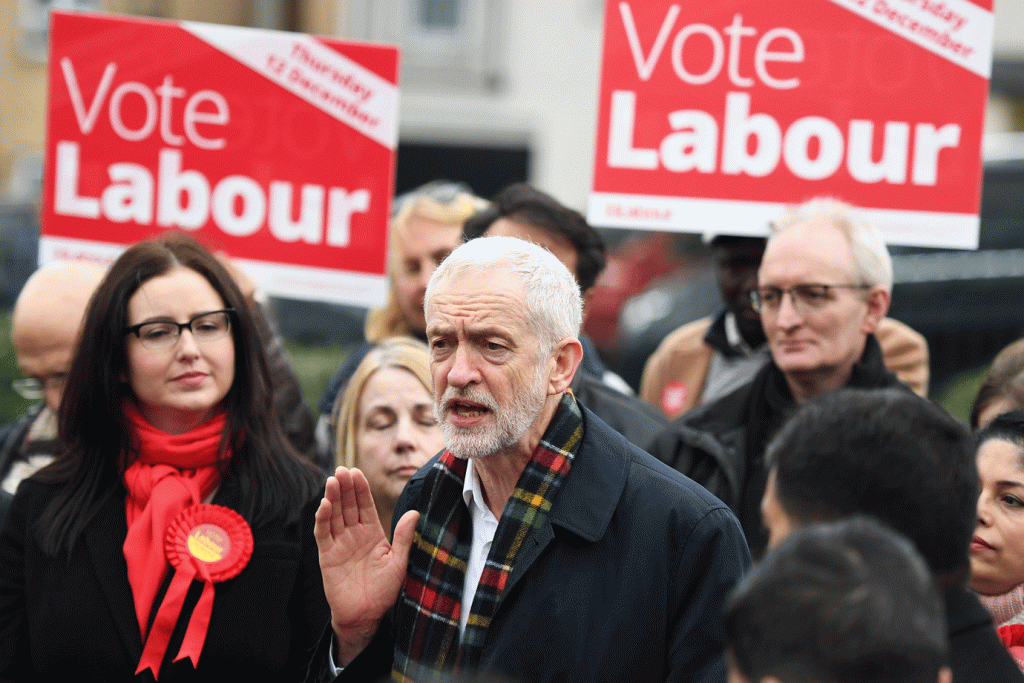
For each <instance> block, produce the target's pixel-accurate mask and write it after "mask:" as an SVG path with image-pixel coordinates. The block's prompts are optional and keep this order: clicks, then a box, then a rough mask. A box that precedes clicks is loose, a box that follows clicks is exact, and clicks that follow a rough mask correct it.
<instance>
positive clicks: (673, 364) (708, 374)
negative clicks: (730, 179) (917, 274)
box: [640, 235, 928, 419]
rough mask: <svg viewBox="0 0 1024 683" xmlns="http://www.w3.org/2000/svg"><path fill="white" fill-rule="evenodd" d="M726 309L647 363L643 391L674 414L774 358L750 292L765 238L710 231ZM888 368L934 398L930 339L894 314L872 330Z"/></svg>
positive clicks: (675, 336) (673, 337) (668, 342)
mask: <svg viewBox="0 0 1024 683" xmlns="http://www.w3.org/2000/svg"><path fill="white" fill-rule="evenodd" d="M705 239H707V241H708V245H709V247H710V248H711V257H712V262H713V264H714V268H715V276H716V277H717V279H718V288H719V290H720V292H721V294H722V300H723V301H724V302H725V308H724V309H723V310H721V311H719V312H718V313H717V314H716V315H714V316H710V317H707V318H701V319H700V320H696V321H694V322H692V323H688V324H686V325H683V326H682V327H679V328H677V329H676V330H675V331H673V332H671V333H670V334H669V335H668V336H666V337H665V339H663V340H662V342H661V344H659V345H658V348H657V349H656V350H655V352H654V353H653V354H651V357H650V358H649V359H648V360H647V363H646V365H645V366H644V373H643V378H642V379H641V382H640V396H641V398H643V399H644V400H645V401H647V402H648V403H650V404H651V405H653V406H656V407H657V408H659V409H660V410H661V411H662V412H664V413H665V415H667V416H668V417H669V418H670V419H674V418H676V417H679V416H680V415H682V414H683V413H685V412H686V411H688V410H690V409H692V408H694V407H695V406H698V405H702V404H704V403H710V402H712V401H715V400H717V399H719V398H721V397H722V396H725V395H726V394H728V393H729V392H731V391H733V390H735V389H737V388H738V387H740V386H741V385H743V384H745V383H747V382H749V381H750V380H751V379H752V378H753V377H754V375H756V374H757V371H758V370H760V369H761V368H762V367H764V366H765V365H766V364H767V363H768V362H769V361H770V360H771V353H770V351H769V348H768V343H767V340H766V339H765V336H764V329H763V328H762V327H761V316H760V315H759V314H758V313H757V311H755V310H754V308H753V306H752V304H751V301H750V296H749V292H750V291H751V290H753V289H755V288H756V287H757V270H758V268H760V267H761V259H762V258H763V256H764V249H765V242H766V238H764V237H745V236H736V235H713V236H705ZM874 335H875V337H876V338H877V339H878V344H879V346H881V348H882V360H883V362H884V363H885V366H886V367H887V368H888V369H889V370H890V371H891V372H892V373H893V374H895V375H896V376H897V377H898V378H899V379H900V381H902V382H903V383H904V384H906V385H907V386H909V387H910V388H911V389H913V390H914V392H915V393H917V394H918V395H920V396H927V395H928V342H927V341H926V340H925V338H924V337H923V336H922V335H920V334H918V333H917V332H915V331H914V330H912V329H911V328H909V327H908V326H906V325H904V324H903V323H901V322H898V321H896V320H893V319H892V318H882V320H881V321H879V323H878V328H877V329H876V330H875V332H874Z"/></svg>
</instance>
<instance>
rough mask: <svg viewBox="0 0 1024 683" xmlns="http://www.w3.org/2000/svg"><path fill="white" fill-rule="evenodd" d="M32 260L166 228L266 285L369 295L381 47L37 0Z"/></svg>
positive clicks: (375, 227)
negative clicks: (41, 50) (39, 87)
mask: <svg viewBox="0 0 1024 683" xmlns="http://www.w3.org/2000/svg"><path fill="white" fill-rule="evenodd" d="M50 50H51V52H50V76H49V112H48V121H47V127H48V128H47V143H46V176H45V179H44V189H43V210H42V235H41V239H40V261H42V262H47V261H50V260H54V259H61V258H87V259H91V260H97V261H100V262H106V261H109V260H111V259H112V258H114V257H116V255H117V254H118V253H120V251H121V250H123V249H124V248H125V247H126V246H127V245H130V244H132V243H134V242H137V241H139V240H141V239H145V238H147V237H150V236H153V235H157V234H160V233H163V232H165V231H167V230H169V229H181V230H185V231H189V232H192V233H194V234H195V235H196V236H197V237H198V238H199V239H200V240H201V241H202V242H203V243H205V244H206V245H208V246H210V247H211V248H214V249H219V250H223V251H225V252H227V253H228V254H230V255H231V256H232V257H234V258H235V259H237V260H238V262H239V263H240V264H241V265H242V266H243V267H244V268H245V270H246V271H247V272H248V273H249V274H250V275H252V276H253V278H254V279H255V280H256V281H257V282H258V284H260V285H261V286H262V287H263V288H264V289H265V290H266V291H267V292H268V293H271V294H278V295H282V296H291V297H296V298H304V299H319V300H324V301H334V302H339V303H352V304H362V305H371V306H372V305H379V304H380V303H382V302H383V300H384V298H385V296H386V291H387V278H386V275H385V273H386V253H387V221H388V214H389V207H390V199H391V195H392V191H393V177H394V163H395V147H396V144H397V120H396V119H397V101H398V88H397V83H398V50H397V48H394V47H390V46H383V45H370V44H363V43H351V42H345V41H340V40H333V39H328V38H318V37H313V36H306V35H302V34H297V33H285V32H280V31H267V30H257V29H247V28H238V27H228V26H216V25H210V24H198V23H192V22H166V21H152V20H140V19H129V18H123V17H110V16H102V15H95V14H84V13H81V14H80V13H61V12H54V13H53V19H52V27H51V33H50Z"/></svg>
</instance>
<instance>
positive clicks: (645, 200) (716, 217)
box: [587, 192, 981, 249]
mask: <svg viewBox="0 0 1024 683" xmlns="http://www.w3.org/2000/svg"><path fill="white" fill-rule="evenodd" d="M790 206H792V205H791V204H788V203H784V202H755V201H740V200H729V199H707V198H696V197H664V196H658V195H635V194H617V193H611V192H592V193H591V195H590V203H589V207H588V211H587V222H589V223H590V224H591V225H594V226H599V227H607V228H634V229H642V230H661V231H665V232H693V233H698V234H705V235H718V234H725V235H753V236H764V235H767V234H768V223H769V222H770V221H772V220H774V219H775V218H777V217H778V216H779V215H780V214H782V213H783V212H784V211H785V210H786V209H787V208H789V207H790ZM857 213H858V214H859V215H860V216H862V217H863V218H864V219H866V220H867V221H868V222H869V223H871V224H872V225H873V226H874V227H875V228H876V229H877V230H878V231H879V232H880V233H881V235H882V239H884V240H885V242H886V243H887V244H900V245H910V246H918V247H941V248H950V249H977V248H978V235H979V232H980V228H981V219H980V218H979V216H977V215H976V214H965V213H949V212H942V211H906V210H897V209H872V208H861V207H858V208H857Z"/></svg>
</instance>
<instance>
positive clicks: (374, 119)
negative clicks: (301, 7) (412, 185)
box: [180, 21, 398, 149]
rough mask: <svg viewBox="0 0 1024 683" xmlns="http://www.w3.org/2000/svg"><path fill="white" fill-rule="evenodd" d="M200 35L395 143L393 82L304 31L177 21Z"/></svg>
mask: <svg viewBox="0 0 1024 683" xmlns="http://www.w3.org/2000/svg"><path fill="white" fill-rule="evenodd" d="M180 26H181V27H182V28H184V29H185V30H186V31H188V32H189V33H191V34H192V35H194V36H195V37H197V38H199V39H200V40H202V41H204V42H206V43H208V44H210V45H212V46H213V47H215V48H217V49H218V50H220V51H221V52H224V53H225V54H227V55H228V56H230V57H232V58H234V59H235V60H237V61H238V62H240V63H242V64H245V65H246V66H248V67H249V68H251V69H252V70H253V71H256V72H257V73H260V74H262V75H263V76H266V77H267V78H269V79H270V80H272V81H273V82H275V83H277V84H278V85H280V86H281V87H282V88H284V89H286V90H288V91H289V92H291V93H292V94H294V95H295V96H297V97H299V98H301V99H303V100H305V101H307V102H309V103H310V104H312V105H313V106H315V107H317V108H318V109H320V110H321V111H324V112H326V113H327V114H330V115H331V116H333V117H334V118H336V119H338V120H339V121H342V122H344V123H346V124H348V125H349V126H351V127H352V128H354V129H356V130H358V131H359V132H360V133H362V134H363V135H365V136H367V137H369V138H371V139H373V140H376V141H377V142H379V143H380V144H382V145H384V146H385V147H387V148H388V149H395V147H397V145H398V125H397V123H398V122H397V111H398V88H397V87H396V86H395V85H394V84H392V83H389V82H388V81H386V80H384V79H383V78H381V77H380V76H378V75H377V74H375V73H373V72H372V71H370V70H369V69H367V68H366V67H364V66H362V65H361V64H359V63H357V62H355V61H353V60H351V59H349V58H348V57H345V56H344V55H342V54H339V53H337V52H335V51H334V50H332V49H330V48H329V47H327V46H326V45H323V44H322V43H320V42H318V41H316V40H314V39H313V38H312V37H310V36H306V35H302V34H298V33H285V32H283V31H270V30H265V29H252V28H239V27H227V26H217V25H213V24H201V23H197V22H191V21H183V22H180Z"/></svg>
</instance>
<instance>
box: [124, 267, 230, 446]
mask: <svg viewBox="0 0 1024 683" xmlns="http://www.w3.org/2000/svg"><path fill="white" fill-rule="evenodd" d="M224 307H225V306H224V300H223V299H222V298H221V296H220V294H218V293H217V290H215V289H214V288H213V286H212V285H211V284H210V283H209V281H207V279H206V278H205V277H203V276H202V275H200V274H199V273H197V272H196V271H194V270H191V269H190V268H175V269H174V270H171V271H168V272H167V273H164V274H163V275H158V276H156V277H153V278H150V279H149V280H146V281H145V282H143V283H142V285H141V286H140V287H139V288H138V289H137V290H135V293H134V294H132V296H131V298H130V299H129V300H128V325H129V326H132V325H138V324H139V323H145V322H155V321H171V322H178V323H184V322H188V321H189V320H192V319H193V318H195V317H196V316H198V315H200V314H202V313H207V312H210V311H217V310H221V309H223V308H224ZM125 355H126V357H127V362H128V377H127V381H128V383H129V384H130V385H131V388H132V392H133V393H134V395H135V400H136V402H137V403H138V406H139V412H141V413H142V415H143V417H145V418H146V420H147V421H148V422H149V423H150V424H151V425H153V426H154V427H156V428H157V429H161V430H163V431H165V432H167V433H169V434H181V433H183V432H186V431H188V430H189V429H192V428H193V427H196V426H197V425H199V424H201V423H202V422H204V421H205V420H207V419H209V418H210V417H211V416H212V415H213V414H214V413H216V412H217V410H218V409H219V408H220V404H221V402H222V401H223V400H224V397H225V396H227V394H228V391H229V390H230V389H231V384H232V382H234V379H235V343H234V340H233V338H232V335H231V332H230V330H229V331H228V333H227V334H226V335H224V336H222V337H220V338H218V339H208V340H203V341H199V340H198V339H196V337H195V335H194V334H193V333H192V332H191V331H189V330H187V329H186V330H183V331H182V332H181V334H180V336H178V338H177V340H176V341H175V342H174V344H173V345H172V346H170V347H169V348H166V349H153V348H147V347H146V346H144V345H143V344H142V340H141V339H140V338H139V337H137V336H136V335H135V334H131V333H129V334H127V335H126V337H125Z"/></svg>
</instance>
